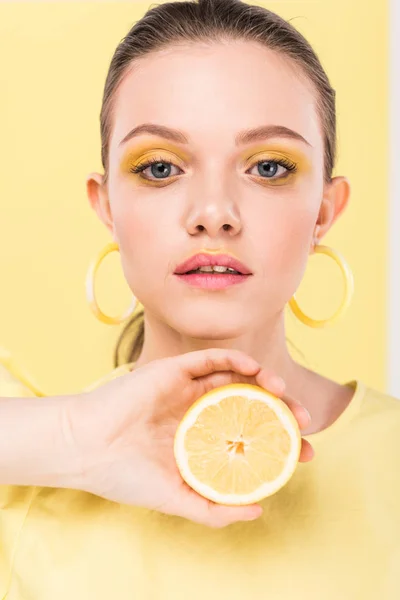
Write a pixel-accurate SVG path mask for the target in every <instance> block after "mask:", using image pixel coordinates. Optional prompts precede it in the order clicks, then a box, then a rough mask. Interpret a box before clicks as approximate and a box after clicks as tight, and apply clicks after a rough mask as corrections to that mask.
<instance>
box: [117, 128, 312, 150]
mask: <svg viewBox="0 0 400 600" xmlns="http://www.w3.org/2000/svg"><path fill="white" fill-rule="evenodd" d="M143 133H149V134H151V135H158V136H161V137H164V138H166V139H168V140H171V141H173V142H177V143H179V144H188V143H189V140H188V138H187V137H186V135H185V134H184V133H183V132H182V131H179V129H171V128H170V127H166V126H165V125H157V124H155V123H143V124H142V125H138V126H137V127H134V128H133V129H131V131H130V132H129V133H128V134H127V135H126V136H125V137H124V139H123V140H122V141H121V142H120V144H119V145H120V146H122V144H124V143H125V142H127V141H128V140H130V139H132V138H133V137H136V136H139V135H141V134H143ZM274 137H283V138H289V139H294V140H299V141H301V142H304V143H305V144H307V146H311V144H310V142H308V141H307V140H306V139H305V138H304V137H303V136H302V135H300V133H297V131H294V130H293V129H289V128H288V127H284V126H283V125H261V126H260V127H255V128H254V129H247V130H245V131H241V132H240V133H238V134H237V136H236V137H235V144H236V146H241V145H243V144H248V143H250V142H257V141H261V140H265V139H269V138H274Z"/></svg>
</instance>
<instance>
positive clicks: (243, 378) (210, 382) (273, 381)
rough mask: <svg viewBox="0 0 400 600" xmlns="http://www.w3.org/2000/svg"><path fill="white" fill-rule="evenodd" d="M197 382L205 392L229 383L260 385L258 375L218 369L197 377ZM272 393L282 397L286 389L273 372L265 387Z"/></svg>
mask: <svg viewBox="0 0 400 600" xmlns="http://www.w3.org/2000/svg"><path fill="white" fill-rule="evenodd" d="M196 382H197V383H201V385H202V386H203V392H202V393H206V392H208V391H210V390H212V389H214V388H216V387H220V386H223V385H228V384H230V383H250V384H252V385H259V383H258V381H257V376H254V375H242V374H240V373H235V372H234V371H218V372H217V373H211V374H210V375H203V376H202V377H197V378H196ZM265 389H267V390H268V391H269V392H271V394H274V395H275V396H278V397H280V396H281V394H282V393H283V390H284V383H283V381H282V379H281V378H280V377H279V378H278V381H277V378H276V376H275V374H274V373H271V375H270V379H269V383H268V386H267V387H266V388H265Z"/></svg>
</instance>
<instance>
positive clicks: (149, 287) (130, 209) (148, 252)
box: [113, 198, 177, 299]
mask: <svg viewBox="0 0 400 600" xmlns="http://www.w3.org/2000/svg"><path fill="white" fill-rule="evenodd" d="M143 200H144V199H142V198H141V199H140V201H136V202H135V200H133V199H132V198H129V199H128V201H126V202H120V204H119V206H118V207H115V210H113V217H114V223H115V229H116V234H117V238H118V241H119V245H120V248H121V262H122V268H123V271H124V275H125V278H126V280H127V282H128V284H129V285H130V287H131V289H132V291H133V293H134V294H138V295H139V296H142V294H141V290H142V289H143V290H144V291H145V294H146V296H148V295H150V297H151V295H154V293H160V284H161V286H162V285H163V282H164V279H165V274H166V273H167V272H168V266H169V261H170V260H171V256H174V252H173V246H174V240H176V235H174V233H173V232H174V231H175V234H176V222H177V218H176V216H174V215H173V214H171V213H172V211H170V210H169V211H168V212H167V213H165V211H162V210H160V208H159V207H158V206H157V207H156V206H154V205H151V203H150V202H147V203H146V202H145V201H143ZM167 220H168V222H167ZM175 245H176V241H175ZM175 254H176V252H175ZM155 285H158V288H157V290H156V289H155V288H154V286H155ZM139 299H140V297H139Z"/></svg>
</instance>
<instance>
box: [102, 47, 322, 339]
mask: <svg viewBox="0 0 400 600" xmlns="http://www.w3.org/2000/svg"><path fill="white" fill-rule="evenodd" d="M115 101H116V103H115V111H114V117H113V119H114V120H113V130H112V135H111V138H110V154H109V180H108V187H107V194H108V202H109V211H110V213H109V216H110V223H111V224H112V228H113V235H114V239H115V240H116V241H117V242H118V243H119V246H120V252H121V260H122V266H123V269H124V273H125V277H126V279H127V281H128V283H129V285H130V287H131V289H132V291H133V293H134V294H135V296H136V297H137V298H138V299H139V301H140V302H141V303H142V304H143V305H144V306H145V308H146V310H147V311H149V312H151V313H153V315H155V316H156V317H158V318H160V319H161V320H162V321H164V322H166V323H167V324H168V325H170V326H171V327H173V328H174V329H175V330H177V331H179V332H181V333H182V334H184V335H189V336H193V337H196V338H204V339H205V338H207V339H226V338H230V337H236V336H239V335H241V334H244V333H246V331H249V330H251V329H253V330H254V329H257V328H259V327H260V325H262V324H263V323H267V322H268V321H271V320H275V319H277V317H278V316H279V314H280V313H281V312H282V310H283V309H284V306H285V304H286V303H287V302H288V300H289V299H290V298H291V296H292V295H293V294H294V293H295V291H296V289H297V287H298V286H299V283H300V281H301V278H302V276H303V274H304V271H305V268H306V264H307V258H308V255H309V252H310V247H311V245H312V242H313V233H314V229H315V224H316V221H317V219H318V213H319V209H320V205H321V200H322V196H323V190H324V183H323V167H324V165H323V156H324V148H323V137H322V133H321V125H320V122H319V119H318V116H317V112H316V106H315V96H314V93H313V91H312V89H311V88H310V85H309V84H307V82H306V81H304V80H303V81H302V80H301V79H300V78H299V72H298V70H297V73H296V70H295V68H294V67H293V66H291V65H290V64H289V63H288V61H287V60H286V59H285V58H283V57H282V56H279V55H277V54H275V53H274V52H272V51H269V50H267V49H265V48H263V47H262V46H258V45H256V44H250V43H248V42H244V41H243V42H240V41H239V42H229V43H226V44H215V45H212V46H208V47H207V46H205V45H196V46H188V47H181V48H173V49H170V50H164V51H162V52H160V53H156V54H152V55H149V56H148V57H145V58H143V59H142V60H141V61H140V62H139V63H135V65H134V66H133V68H132V70H131V71H130V72H129V73H128V74H127V76H126V77H125V79H124V81H123V83H122V84H121V86H120V88H119V90H118V93H117V96H116V98H115ZM143 124H152V125H159V126H162V127H163V128H168V130H170V133H169V135H167V133H165V134H162V132H160V133H157V134H156V135H155V134H151V133H150V132H146V131H145V130H144V129H143V130H142V131H141V132H140V133H139V134H137V135H131V136H130V137H129V133H130V132H131V130H132V129H133V128H137V127H139V126H141V125H143ZM266 126H267V127H273V126H280V127H281V128H287V134H286V135H284V134H283V133H282V132H279V131H276V132H275V133H273V132H272V133H270V134H268V132H265V134H264V135H259V136H257V138H255V139H251V138H250V137H249V136H248V137H247V139H244V140H243V139H239V138H240V137H242V138H243V136H244V134H245V133H246V132H251V130H256V129H258V128H260V127H266ZM178 130H179V132H180V133H179V134H178ZM290 132H291V134H290V135H289V133H290ZM126 137H128V138H129V139H126V140H125V141H124V138H126ZM172 138H174V139H172ZM184 138H186V140H187V141H184ZM149 159H150V160H153V161H155V163H161V164H154V165H153V166H151V165H150V166H149V167H147V168H146V169H145V170H144V171H142V172H137V173H135V172H134V170H135V168H137V167H138V166H139V167H141V166H143V165H144V164H145V163H146V162H147V161H148V160H149ZM281 161H283V164H280V163H281ZM207 250H213V251H219V252H220V253H222V254H223V253H231V254H233V255H234V256H235V257H236V258H238V259H239V260H240V261H241V262H242V263H244V264H245V265H246V266H247V267H248V269H249V270H250V271H251V273H252V274H251V275H250V276H248V277H245V278H241V281H240V283H237V284H234V285H229V286H227V287H224V288H223V289H218V290H215V289H207V288H203V287H197V286H195V285H193V284H192V283H190V281H188V278H186V279H185V280H183V279H182V278H180V277H179V276H177V275H176V274H175V271H176V268H177V266H178V265H179V264H180V263H182V262H183V261H184V260H185V259H187V258H188V257H189V256H191V255H193V254H195V253H197V252H201V251H207ZM216 276H218V275H216Z"/></svg>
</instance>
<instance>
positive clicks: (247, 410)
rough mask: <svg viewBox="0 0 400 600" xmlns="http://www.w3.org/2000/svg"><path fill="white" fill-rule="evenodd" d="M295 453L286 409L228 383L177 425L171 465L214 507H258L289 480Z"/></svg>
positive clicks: (253, 389) (294, 428)
mask: <svg viewBox="0 0 400 600" xmlns="http://www.w3.org/2000/svg"><path fill="white" fill-rule="evenodd" d="M300 450H301V434H300V429H299V426H298V423H297V421H296V419H295V417H294V415H293V413H292V411H291V410H290V409H289V407H288V406H287V405H286V404H285V402H283V400H281V399H280V398H277V397H276V396H274V395H273V394H271V393H269V392H267V391H266V390H264V389H263V388H261V387H258V386H256V385H250V384H247V383H233V384H229V385H224V386H221V387H218V388H214V389H213V390H211V391H210V392H207V393H206V394H204V395H203V396H201V398H199V399H198V400H196V402H194V403H193V404H192V406H191V407H190V408H189V410H188V411H187V412H186V414H185V415H184V417H183V419H182V420H181V422H180V423H179V425H178V428H177V430H176V433H175V439H174V455H175V460H176V463H177V466H178V469H179V472H180V474H181V476H182V478H183V479H184V480H185V481H186V483H187V484H188V485H189V486H190V487H191V488H192V489H194V490H195V491H196V492H198V493H199V494H201V495H202V496H204V497H205V498H208V499H209V500H213V501H214V502H216V503H218V504H228V505H236V506H238V505H243V504H252V503H253V502H258V501H260V500H262V499H263V498H266V497H267V496H270V495H272V494H274V493H275V492H277V491H278V490H279V489H280V488H281V487H283V486H284V485H285V483H287V481H288V480H289V479H290V478H291V476H292V475H293V473H294V471H295V469H296V466H297V463H298V460H299V456H300Z"/></svg>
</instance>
